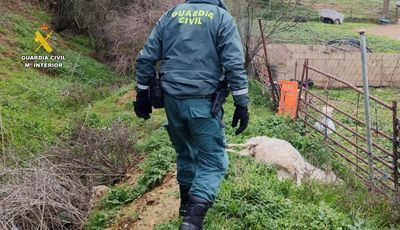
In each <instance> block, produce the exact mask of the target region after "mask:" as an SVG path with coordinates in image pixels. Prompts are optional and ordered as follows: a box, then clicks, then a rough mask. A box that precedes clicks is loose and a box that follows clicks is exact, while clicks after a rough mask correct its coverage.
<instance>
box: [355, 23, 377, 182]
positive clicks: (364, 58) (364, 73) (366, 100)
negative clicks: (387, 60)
mask: <svg viewBox="0 0 400 230" xmlns="http://www.w3.org/2000/svg"><path fill="white" fill-rule="evenodd" d="M359 33H360V40H361V62H362V78H363V89H364V107H365V123H366V130H367V143H368V166H369V182H370V183H371V186H372V188H373V189H374V188H375V183H374V162H373V160H372V133H371V116H370V115H371V108H370V103H369V82H368V60H367V58H368V57H367V41H366V38H365V30H360V31H359Z"/></svg>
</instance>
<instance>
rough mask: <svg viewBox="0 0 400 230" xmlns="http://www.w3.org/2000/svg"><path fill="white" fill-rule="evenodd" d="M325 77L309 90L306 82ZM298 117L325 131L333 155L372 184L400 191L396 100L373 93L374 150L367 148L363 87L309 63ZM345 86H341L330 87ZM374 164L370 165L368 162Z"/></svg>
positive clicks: (315, 132)
mask: <svg viewBox="0 0 400 230" xmlns="http://www.w3.org/2000/svg"><path fill="white" fill-rule="evenodd" d="M316 76H317V77H318V78H325V79H326V84H325V86H324V87H321V88H318V89H310V88H309V87H308V86H307V84H304V83H305V82H307V81H309V80H310V79H311V80H313V79H312V78H313V77H316ZM301 82H302V83H301V86H300V92H299V99H298V109H297V116H296V117H297V119H298V120H300V121H302V122H303V123H304V125H305V126H306V127H307V128H309V129H310V130H313V131H312V132H308V135H318V136H320V135H322V136H323V137H324V139H325V143H326V146H327V147H328V148H329V149H330V150H331V152H332V153H333V155H334V156H335V157H338V158H340V159H343V160H344V161H345V162H346V163H347V164H348V165H349V166H350V169H351V170H352V171H353V172H354V175H356V176H357V177H359V178H360V179H361V180H362V181H363V182H364V183H365V184H367V185H368V186H369V187H370V188H373V189H375V190H377V191H380V192H382V193H385V194H388V192H394V193H396V194H397V195H399V169H398V167H399V158H398V154H399V141H400V140H399V128H400V127H399V118H398V106H397V102H396V101H392V102H391V103H387V102H385V101H383V100H381V99H379V98H377V97H374V96H370V101H371V108H372V109H371V119H372V126H373V127H372V132H373V136H372V139H373V144H372V145H373V150H372V152H371V153H370V152H369V151H368V148H367V146H368V143H367V134H366V128H365V127H366V122H365V117H364V103H363V101H364V94H363V91H362V89H360V88H357V87H356V86H354V85H353V84H351V83H349V82H346V81H344V80H342V79H340V78H339V77H336V76H333V75H331V74H328V73H325V72H323V71H321V70H319V69H317V68H315V67H313V66H311V65H310V64H309V62H308V60H306V61H305V63H304V66H303V72H302V77H301ZM332 85H334V88H337V87H339V88H341V90H337V89H333V90H332V89H331V88H332V87H331V86H332ZM370 162H372V165H371V164H370Z"/></svg>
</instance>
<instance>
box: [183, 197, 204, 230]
mask: <svg viewBox="0 0 400 230" xmlns="http://www.w3.org/2000/svg"><path fill="white" fill-rule="evenodd" d="M210 207H211V202H209V201H207V200H204V199H202V198H200V197H196V196H190V198H189V206H188V208H187V213H186V216H185V217H184V218H183V223H182V224H181V227H180V230H201V229H203V221H204V217H205V216H206V213H207V210H208V209H209V208H210Z"/></svg>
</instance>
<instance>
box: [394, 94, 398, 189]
mask: <svg viewBox="0 0 400 230" xmlns="http://www.w3.org/2000/svg"><path fill="white" fill-rule="evenodd" d="M398 148H399V120H398V119H397V102H396V101H393V170H394V171H393V179H394V186H395V188H396V192H398V189H399V171H398V159H399V156H398V154H399V152H398Z"/></svg>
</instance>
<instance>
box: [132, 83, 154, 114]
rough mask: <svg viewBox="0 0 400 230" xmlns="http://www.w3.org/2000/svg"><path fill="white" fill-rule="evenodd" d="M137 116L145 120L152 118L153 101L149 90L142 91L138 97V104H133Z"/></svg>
mask: <svg viewBox="0 0 400 230" xmlns="http://www.w3.org/2000/svg"><path fill="white" fill-rule="evenodd" d="M133 106H134V110H135V113H136V116H138V117H140V118H143V119H145V120H147V119H149V118H150V113H151V112H152V109H151V100H150V94H149V90H144V91H140V92H138V93H137V95H136V102H133Z"/></svg>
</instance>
